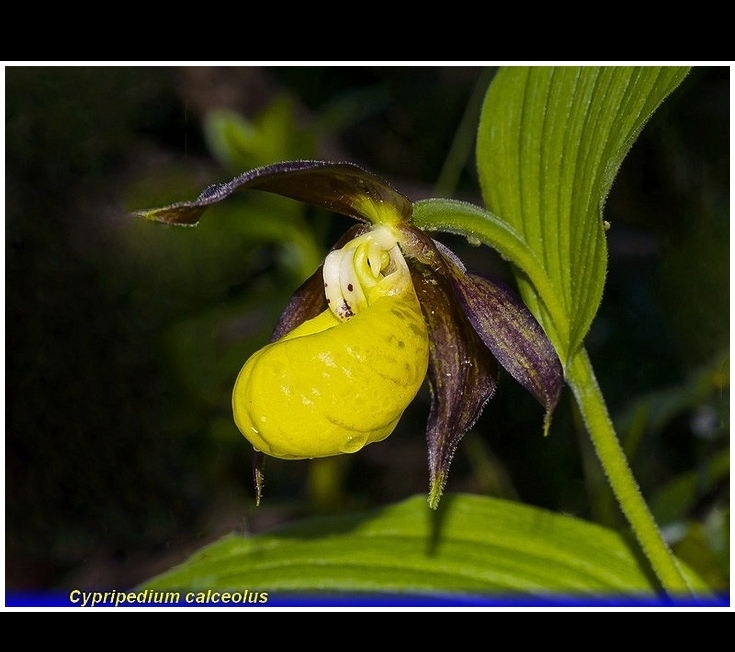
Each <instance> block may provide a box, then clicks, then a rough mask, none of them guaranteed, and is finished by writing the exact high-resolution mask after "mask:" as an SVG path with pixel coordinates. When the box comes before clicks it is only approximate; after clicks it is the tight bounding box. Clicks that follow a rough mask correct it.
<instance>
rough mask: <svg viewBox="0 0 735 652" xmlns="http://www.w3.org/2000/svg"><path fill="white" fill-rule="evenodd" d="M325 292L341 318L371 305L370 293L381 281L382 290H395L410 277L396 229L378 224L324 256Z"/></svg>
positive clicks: (332, 309) (350, 315)
mask: <svg viewBox="0 0 735 652" xmlns="http://www.w3.org/2000/svg"><path fill="white" fill-rule="evenodd" d="M322 275H323V277H324V294H325V296H326V297H327V302H328V303H329V308H330V310H331V311H332V312H333V313H334V315H335V316H337V317H338V318H339V319H341V320H343V321H344V320H347V319H349V318H350V317H353V316H354V315H356V314H357V313H358V312H360V310H362V309H364V308H365V307H366V306H367V305H368V299H367V295H368V294H369V293H370V291H371V290H372V289H373V288H374V287H375V286H377V285H384V284H387V285H388V287H385V288H384V289H383V288H381V294H383V295H387V294H394V293H396V292H398V291H400V290H401V289H402V288H403V284H404V282H406V281H408V280H409V279H410V274H409V271H408V266H407V265H406V261H405V260H404V258H403V254H402V253H401V250H400V248H399V246H398V240H397V239H396V237H395V235H394V233H393V231H392V230H391V229H389V228H388V227H385V226H378V227H376V228H374V229H373V230H372V231H369V232H368V233H364V234H363V235H361V236H358V237H357V238H355V239H354V240H350V242H348V243H347V244H346V245H345V246H344V247H342V249H336V250H335V251H332V252H330V253H329V255H328V256H327V257H326V258H325V260H324V265H323V270H322Z"/></svg>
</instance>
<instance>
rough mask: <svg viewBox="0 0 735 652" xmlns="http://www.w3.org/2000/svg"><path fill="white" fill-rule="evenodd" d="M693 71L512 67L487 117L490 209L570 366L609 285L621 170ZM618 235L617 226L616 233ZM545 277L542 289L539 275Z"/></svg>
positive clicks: (482, 166)
mask: <svg viewBox="0 0 735 652" xmlns="http://www.w3.org/2000/svg"><path fill="white" fill-rule="evenodd" d="M687 72H688V68H684V67H660V66H645V67H632V66H631V67H628V66H602V67H600V66H589V67H579V66H568V67H566V66H562V67H521V66H519V67H507V68H503V69H501V70H500V71H499V72H498V74H497V75H496V77H495V79H494V80H493V82H492V84H491V86H490V88H489V90H488V92H487V95H486V97H485V102H484V105H483V109H482V117H481V121H480V128H479V133H478V141H477V157H478V158H477V163H478V172H479V179H480V184H481V187H482V193H483V199H484V202H485V206H486V208H487V209H488V211H489V212H490V213H491V214H493V215H494V216H498V218H500V219H501V220H502V221H503V222H505V223H507V225H509V226H510V227H512V229H513V231H514V232H515V234H517V235H518V236H519V237H520V239H521V241H522V243H523V244H524V246H525V247H526V248H527V249H528V251H527V252H524V254H523V258H524V259H525V262H528V261H529V260H533V261H535V264H538V265H540V266H541V269H540V270H528V269H524V268H523V266H522V264H521V263H522V262H524V261H520V260H519V261H516V260H513V259H511V260H512V262H514V263H516V264H517V265H518V268H519V269H518V283H519V289H520V291H521V294H522V296H523V299H524V301H525V302H526V304H527V305H528V306H529V308H530V309H531V311H532V312H533V313H534V315H535V316H536V318H537V319H538V320H539V321H540V322H541V324H542V325H543V326H544V328H545V330H546V332H547V333H548V334H549V336H550V337H551V338H552V342H553V343H554V345H555V347H556V349H557V352H558V353H559V356H560V358H561V360H562V362H563V363H566V361H567V360H568V359H569V357H570V355H571V354H572V353H573V352H574V351H575V350H576V349H577V348H578V347H579V346H580V345H581V343H582V340H583V338H584V337H585V335H586V334H587V331H588V330H589V327H590V325H591V323H592V320H593V318H594V316H595V314H596V313H597V310H598V307H599V304H600V301H601V298H602V292H603V285H604V282H605V273H606V267H607V244H606V239H605V230H604V227H603V219H602V210H603V206H604V202H605V198H606V197H607V195H608V192H609V190H610V186H611V184H612V182H613V180H614V178H615V175H616V173H617V171H618V168H619V166H620V164H621V162H622V160H623V158H624V157H625V155H626V153H627V152H628V151H629V149H630V147H631V145H632V144H633V142H634V141H635V138H636V137H637V135H638V134H639V132H640V130H641V129H642V128H643V126H644V124H645V123H646V122H647V120H648V119H649V118H650V117H651V115H652V114H653V112H654V111H655V110H656V108H657V107H658V106H659V105H660V103H661V102H662V101H663V100H664V99H665V98H666V97H667V96H668V95H669V94H670V93H671V92H672V90H674V89H675V88H676V87H677V86H678V85H679V84H680V83H681V81H682V80H683V79H684V77H685V76H686V74H687ZM613 228H614V225H613ZM539 274H542V275H543V276H545V281H544V283H542V284H541V286H539V285H538V284H537V283H533V282H530V281H529V278H530V277H533V276H538V275H539Z"/></svg>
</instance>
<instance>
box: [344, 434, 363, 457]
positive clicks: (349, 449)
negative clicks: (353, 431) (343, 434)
mask: <svg viewBox="0 0 735 652" xmlns="http://www.w3.org/2000/svg"><path fill="white" fill-rule="evenodd" d="M366 443H367V435H352V436H350V437H347V439H346V440H345V443H344V444H342V446H341V447H340V450H341V451H342V452H343V453H356V452H357V451H359V450H360V449H361V448H362V447H363V446H365V444H366Z"/></svg>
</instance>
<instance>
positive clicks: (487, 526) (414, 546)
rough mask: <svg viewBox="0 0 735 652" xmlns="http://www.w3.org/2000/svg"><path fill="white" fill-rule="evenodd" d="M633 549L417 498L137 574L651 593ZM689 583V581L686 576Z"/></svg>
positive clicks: (478, 505) (351, 586)
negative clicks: (433, 507)
mask: <svg viewBox="0 0 735 652" xmlns="http://www.w3.org/2000/svg"><path fill="white" fill-rule="evenodd" d="M645 568H646V565H645V563H643V564H641V563H640V559H639V558H638V557H637V556H636V554H635V552H634V548H632V547H629V544H628V543H627V542H626V541H625V540H624V539H623V538H622V537H621V536H620V535H618V534H617V533H615V532H612V531H610V530H606V529H604V528H602V527H600V526H597V525H593V524H591V523H587V522H584V521H580V520H577V519H574V518H571V517H568V516H562V515H558V514H554V513H552V512H548V511H545V510H541V509H537V508H533V507H528V506H524V505H521V504H518V503H512V502H507V501H501V500H496V499H490V498H485V497H479V496H469V495H451V496H446V497H445V499H444V502H443V503H442V506H441V509H439V510H438V511H436V512H434V511H432V510H428V509H427V508H426V498H425V497H424V496H416V497H413V498H410V499H408V500H406V501H404V502H402V503H398V504H395V505H392V506H390V507H386V508H383V509H380V510H377V511H374V512H371V513H368V514H362V515H348V516H335V517H324V518H314V519H310V520H307V521H304V522H302V523H297V524H293V525H289V526H286V527H284V528H282V529H281V530H275V531H272V532H269V533H267V534H261V535H258V536H253V537H245V536H240V535H234V534H233V535H230V536H227V537H225V538H223V539H221V540H220V541H218V542H216V543H214V544H212V545H211V546H209V547H207V548H204V549H202V550H201V551H199V552H197V553H196V554H195V555H194V556H193V557H191V558H190V559H189V560H188V561H187V562H185V563H183V564H182V565H180V566H178V567H177V568H174V569H173V570H171V571H169V572H167V573H165V574H163V575H160V576H158V577H157V578H154V579H152V580H150V581H149V582H147V583H146V584H145V586H144V587H142V588H148V589H155V590H164V589H166V590H178V591H206V590H207V589H212V590H218V591H222V590H232V591H237V590H239V591H242V590H244V589H247V590H249V591H251V592H258V591H260V592H267V593H268V594H269V596H271V597H272V598H274V599H277V598H279V597H280V598H282V599H283V598H284V597H285V596H287V595H295V594H301V595H303V594H307V595H310V596H319V595H322V596H332V597H334V596H337V597H339V596H343V597H344V596H355V595H363V596H365V595H367V594H372V595H392V596H396V595H403V596H412V597H414V598H421V597H424V598H432V597H433V598H437V597H441V596H444V597H447V598H451V599H455V600H456V599H459V598H462V597H464V598H471V597H474V598H480V597H483V596H484V597H486V598H487V597H489V596H496V597H497V596H504V595H505V596H508V597H509V598H511V599H518V598H519V597H524V596H525V597H535V598H537V599H545V598H550V597H553V596H566V597H574V598H576V599H580V598H582V599H587V600H595V599H601V600H613V601H615V600H620V598H621V596H628V597H630V596H637V597H639V598H640V597H641V596H648V597H649V598H650V597H652V596H653V595H654V592H655V591H657V585H656V583H655V580H652V579H651V577H650V575H648V574H647V571H646V570H645ZM692 580H693V581H694V582H695V583H699V582H698V580H696V578H695V577H693V576H692Z"/></svg>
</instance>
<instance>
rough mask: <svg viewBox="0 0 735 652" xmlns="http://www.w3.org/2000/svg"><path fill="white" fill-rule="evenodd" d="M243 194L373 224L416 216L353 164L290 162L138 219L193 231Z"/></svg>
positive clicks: (406, 202)
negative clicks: (211, 209)
mask: <svg viewBox="0 0 735 652" xmlns="http://www.w3.org/2000/svg"><path fill="white" fill-rule="evenodd" d="M241 190H263V191H266V192H272V193H275V194H277V195H282V196H283V197H289V198H290V199H296V200H298V201H302V202H306V203H307V204H312V205H314V206H317V207H319V208H325V209H327V210H331V211H334V212H336V213H341V214H343V215H347V216H348V217H353V218H355V219H357V220H360V221H362V222H370V223H376V222H380V221H384V220H385V219H386V211H387V212H388V213H390V217H392V218H393V219H391V220H389V221H392V222H401V221H406V220H407V219H408V218H409V217H410V215H411V211H412V206H411V202H410V201H409V200H408V199H407V198H406V197H404V196H403V195H402V194H401V193H399V192H398V191H397V190H395V189H394V188H393V187H391V186H390V185H389V184H388V183H387V182H386V181H383V180H382V179H380V178H379V177H376V176H375V175H373V174H371V173H370V172H367V171H366V170H363V169H362V168H361V167H358V166H357V165H354V164H353V163H330V162H328V161H288V162H284V163H275V164H273V165H267V166H265V167H261V168H256V169H255V170H250V171H249V172H245V173H244V174H241V175H240V176H238V177H235V178H234V179H233V180H232V181H230V182H228V183H221V184H214V185H212V186H209V187H208V188H206V189H205V190H204V191H203V192H202V193H201V194H200V195H199V197H198V198H197V199H196V200H194V201H190V202H181V203H177V204H172V205H170V206H165V207H162V208H154V209H149V210H142V211H136V212H135V213H134V214H135V215H136V216H138V217H142V218H144V219H147V220H154V221H157V222H166V223H168V224H183V225H193V224H196V223H197V222H198V221H199V219H200V218H201V216H202V213H204V211H205V210H206V209H207V207H208V206H211V205H212V204H216V203H217V202H220V201H222V200H223V199H225V198H226V197H228V196H229V195H231V194H232V193H233V192H236V191H241Z"/></svg>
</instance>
